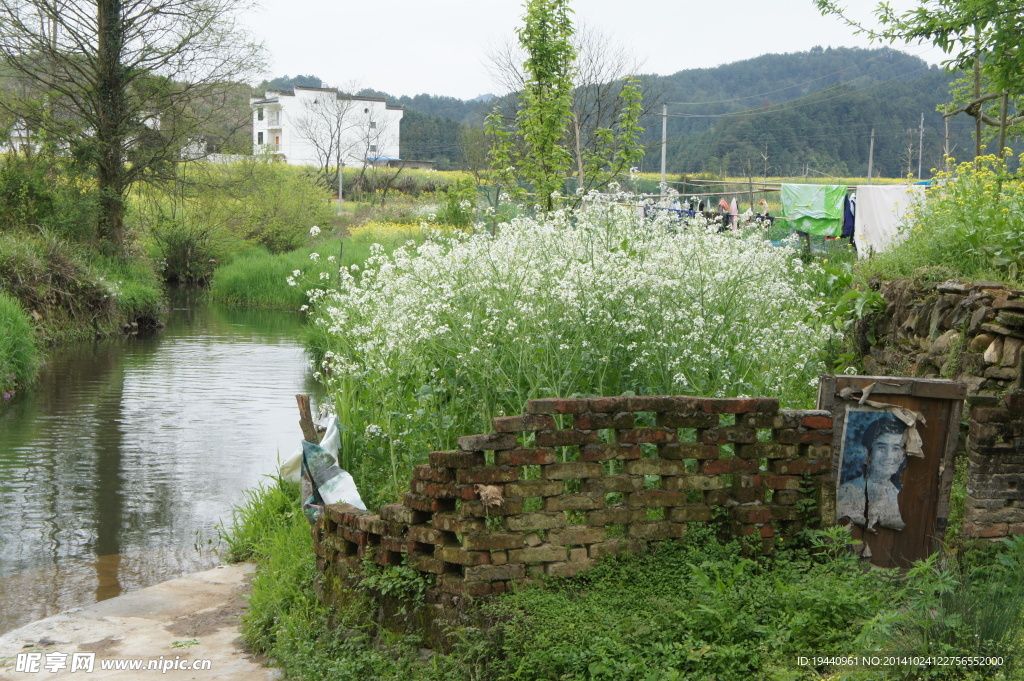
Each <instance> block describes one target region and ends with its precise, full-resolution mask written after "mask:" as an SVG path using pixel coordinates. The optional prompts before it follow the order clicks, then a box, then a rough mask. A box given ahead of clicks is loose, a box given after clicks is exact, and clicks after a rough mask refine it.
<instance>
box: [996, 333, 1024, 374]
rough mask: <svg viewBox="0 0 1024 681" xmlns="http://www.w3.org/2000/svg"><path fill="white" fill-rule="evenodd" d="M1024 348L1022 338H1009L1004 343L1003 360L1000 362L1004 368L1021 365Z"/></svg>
mask: <svg viewBox="0 0 1024 681" xmlns="http://www.w3.org/2000/svg"><path fill="white" fill-rule="evenodd" d="M1022 347H1024V340H1021V339H1020V338H1007V339H1006V340H1004V341H1003V360H1002V362H1000V364H1002V365H1003V366H1004V367H1016V366H1017V365H1018V364H1020V351H1021V348H1022Z"/></svg>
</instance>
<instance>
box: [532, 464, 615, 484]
mask: <svg viewBox="0 0 1024 681" xmlns="http://www.w3.org/2000/svg"><path fill="white" fill-rule="evenodd" d="M541 475H542V476H543V477H544V479H545V480H572V479H579V478H597V477H600V476H601V464H599V463H592V462H589V461H572V462H569V463H553V464H551V465H549V466H544V467H543V468H541Z"/></svg>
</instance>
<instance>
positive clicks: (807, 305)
mask: <svg viewBox="0 0 1024 681" xmlns="http://www.w3.org/2000/svg"><path fill="white" fill-rule="evenodd" d="M792 256H793V253H792V251H790V250H789V249H786V248H776V247H772V246H771V245H770V244H768V243H767V242H764V241H762V240H757V239H753V238H750V239H747V238H743V237H741V236H735V235H733V234H717V233H712V232H708V231H705V230H703V229H699V228H695V229H693V230H688V231H684V232H680V233H672V232H670V231H669V230H668V229H667V228H666V225H664V224H662V223H654V224H653V225H652V224H650V223H645V222H642V221H640V220H639V218H637V217H636V216H635V213H634V212H633V211H629V210H622V209H619V208H618V207H616V206H613V205H607V206H595V207H593V208H592V209H591V210H589V211H588V212H587V213H586V214H585V215H583V216H580V217H579V218H578V220H573V221H571V220H570V219H569V216H567V215H564V214H559V215H556V216H554V217H553V218H552V219H551V220H549V221H547V222H537V221H533V220H530V219H518V220H515V221H514V222H512V223H510V224H506V225H504V226H503V227H502V229H501V230H500V233H499V234H498V235H497V237H493V238H492V237H490V236H489V235H482V234H480V235H474V236H463V237H455V238H437V239H429V240H428V241H426V242H425V243H423V244H422V245H420V246H417V247H415V248H413V247H403V248H399V249H398V250H396V251H395V252H394V253H393V254H391V255H390V256H388V255H385V254H383V253H378V254H377V255H375V256H373V257H371V258H370V259H369V260H368V261H367V266H366V268H365V269H364V270H363V271H361V272H356V273H354V272H342V274H341V281H340V285H339V286H338V288H337V289H336V290H331V291H329V292H323V293H320V294H316V295H315V296H314V298H315V299H316V309H317V318H316V320H315V323H316V324H317V325H318V326H319V328H320V333H321V335H322V339H323V340H322V343H323V344H324V345H323V346H322V347H323V349H324V353H323V354H324V359H323V377H324V379H325V381H326V383H327V385H328V388H329V390H330V391H331V393H332V396H333V397H334V400H335V404H336V406H337V409H338V414H339V418H341V420H342V422H343V423H344V424H345V426H346V431H345V436H344V437H345V438H347V441H346V443H345V444H346V451H349V452H351V456H352V457H353V460H354V461H358V462H361V463H360V464H359V465H362V466H365V467H368V469H367V470H364V475H368V476H369V477H370V478H371V479H373V480H374V482H373V483H370V484H369V486H370V487H371V488H373V487H375V486H376V484H375V483H378V482H379V483H381V484H385V485H388V484H390V486H391V487H392V489H391V490H390V491H389V492H386V493H385V492H381V494H384V495H386V494H388V493H396V492H397V491H400V487H401V486H402V485H404V484H405V481H406V480H408V474H409V470H410V467H411V466H412V465H414V464H415V463H419V462H420V460H421V459H422V457H423V456H424V454H425V452H427V451H429V449H428V448H430V447H439V446H441V447H443V446H446V445H448V444H451V442H452V438H453V437H454V436H456V435H463V434H468V433H471V432H476V430H478V429H480V428H485V427H486V424H487V420H488V419H489V418H490V417H492V416H495V415H498V414H501V413H518V412H519V410H521V409H523V407H524V404H525V401H526V400H527V399H530V398H535V397H546V396H562V397H570V396H574V395H594V394H597V395H600V394H622V393H627V392H635V393H644V394H676V393H687V394H697V395H705V396H734V395H741V394H747V395H773V396H778V397H779V398H780V399H782V400H784V401H785V402H786V403H787V404H792V405H794V406H796V405H800V404H808V403H809V402H810V400H811V399H812V391H811V388H810V386H811V384H812V383H815V382H816V377H817V375H818V373H819V371H820V370H821V369H822V363H821V358H820V356H819V354H818V348H820V347H822V346H823V345H825V342H826V341H827V340H828V339H829V338H830V337H832V335H833V333H834V332H833V331H832V330H831V327H829V326H828V325H827V324H826V323H825V322H824V317H823V314H822V312H821V309H820V307H821V306H820V304H819V299H818V298H815V297H814V296H812V295H811V291H810V287H809V286H808V285H807V284H805V283H803V282H802V281H801V271H802V269H803V268H805V267H814V266H813V265H806V266H805V265H802V264H801V263H800V261H799V260H796V259H794V258H793V257H792ZM357 452H358V453H357ZM343 467H344V466H343ZM389 478H390V480H388V479H389ZM364 486H366V485H365V482H364ZM372 496H373V495H372V494H371V497H372ZM365 498H366V497H365V496H364V499H365ZM380 500H383V497H380V498H378V501H380Z"/></svg>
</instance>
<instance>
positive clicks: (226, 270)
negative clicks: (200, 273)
mask: <svg viewBox="0 0 1024 681" xmlns="http://www.w3.org/2000/svg"><path fill="white" fill-rule="evenodd" d="M424 239H425V235H424V233H423V231H422V230H421V229H420V227H419V226H418V225H410V224H401V223H369V224H366V225H363V226H361V227H357V228H353V230H352V233H351V235H350V236H348V237H346V238H344V239H322V240H319V241H318V242H317V243H314V244H311V245H309V246H303V247H302V248H297V249H295V250H292V251H288V252H286V253H278V254H273V253H270V252H269V251H267V250H266V249H263V248H254V249H252V250H250V251H248V252H245V253H242V254H240V255H238V256H237V257H235V258H234V259H233V260H232V261H231V262H229V263H227V264H225V265H222V266H221V267H219V268H217V270H216V271H215V272H214V275H213V281H212V283H211V285H210V296H211V297H212V298H213V299H214V300H217V301H219V302H222V303H228V304H231V305H247V306H252V307H272V308H282V309H292V310H296V309H299V308H300V307H301V306H302V305H305V304H306V303H307V302H308V300H309V296H308V291H310V290H311V289H317V288H321V287H326V286H327V285H328V284H332V283H334V281H335V280H336V279H337V274H338V262H339V260H340V262H341V267H342V268H344V269H349V268H351V267H352V266H353V265H357V266H362V264H363V263H364V262H366V259H367V258H368V257H369V256H370V250H371V248H372V247H373V246H374V245H375V244H376V245H377V246H379V247H380V248H382V249H383V250H384V252H385V253H390V252H391V251H393V250H395V249H396V248H398V247H399V246H401V245H402V244H405V243H406V242H408V241H413V242H416V243H422V241H423V240H424ZM314 254H315V256H314ZM314 257H315V259H314ZM296 271H299V274H298V275H296V274H295V272H296ZM290 280H291V281H294V282H295V285H294V286H293V285H291V284H290V283H289V281H290Z"/></svg>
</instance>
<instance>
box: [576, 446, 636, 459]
mask: <svg viewBox="0 0 1024 681" xmlns="http://www.w3.org/2000/svg"><path fill="white" fill-rule="evenodd" d="M642 456H643V450H641V449H640V445H631V444H620V443H603V444H598V445H585V446H583V447H581V448H580V461H610V460H612V459H619V460H622V459H626V460H628V459H639V458H640V457H642Z"/></svg>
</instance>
